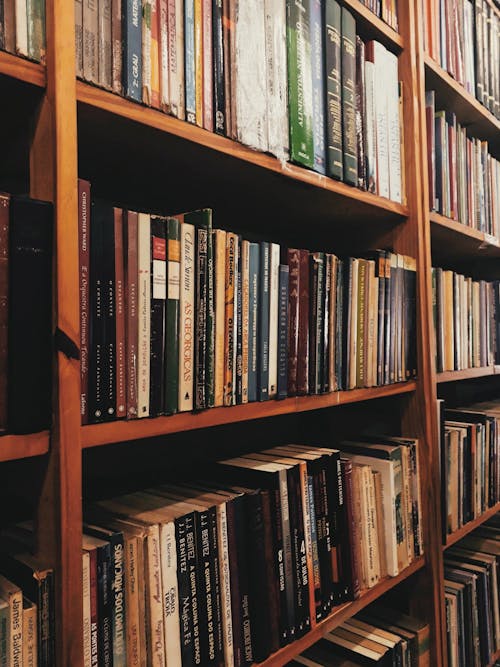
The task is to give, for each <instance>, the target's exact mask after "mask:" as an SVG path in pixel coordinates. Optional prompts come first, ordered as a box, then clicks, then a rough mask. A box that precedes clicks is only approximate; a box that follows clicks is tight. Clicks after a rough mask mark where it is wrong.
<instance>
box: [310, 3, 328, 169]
mask: <svg viewBox="0 0 500 667" xmlns="http://www.w3.org/2000/svg"><path fill="white" fill-rule="evenodd" d="M309 7H310V12H311V28H310V29H311V65H312V72H311V76H312V109H313V116H312V119H313V152H314V170H315V171H317V172H319V173H320V174H324V173H326V154H325V102H324V90H325V71H324V65H325V63H324V44H323V39H324V34H323V33H324V31H323V10H322V3H321V1H320V0H309Z"/></svg>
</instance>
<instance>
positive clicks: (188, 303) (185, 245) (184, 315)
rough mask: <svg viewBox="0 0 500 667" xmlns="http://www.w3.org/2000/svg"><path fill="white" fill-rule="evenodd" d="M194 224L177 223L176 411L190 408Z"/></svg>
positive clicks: (192, 360) (192, 346)
mask: <svg viewBox="0 0 500 667" xmlns="http://www.w3.org/2000/svg"><path fill="white" fill-rule="evenodd" d="M194 239H195V236H194V225H191V224H189V223H187V222H184V223H183V224H182V225H181V292H180V303H179V311H180V314H179V318H180V321H179V412H185V411H188V410H192V409H193V381H194V338H195V336H194V279H195V276H194V269H195V265H194V260H195V258H194V253H195V243H194Z"/></svg>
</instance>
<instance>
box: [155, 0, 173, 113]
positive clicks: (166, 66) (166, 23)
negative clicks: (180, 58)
mask: <svg viewBox="0 0 500 667" xmlns="http://www.w3.org/2000/svg"><path fill="white" fill-rule="evenodd" d="M169 5H171V6H172V8H173V12H174V16H173V17H172V20H173V21H175V4H174V3H173V2H172V0H158V48H159V60H160V62H159V68H160V74H159V78H160V96H159V97H160V99H159V108H160V109H162V111H169V110H170V107H171V104H170V102H171V100H170V51H169V48H170V47H169V39H170V16H169V14H170V11H171V9H170V7H169ZM175 56H176V54H174V57H175Z"/></svg>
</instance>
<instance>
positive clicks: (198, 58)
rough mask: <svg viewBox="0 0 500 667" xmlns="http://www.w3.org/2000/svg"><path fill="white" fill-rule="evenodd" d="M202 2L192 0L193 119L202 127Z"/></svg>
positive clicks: (202, 0) (201, 0) (200, 0)
mask: <svg viewBox="0 0 500 667" xmlns="http://www.w3.org/2000/svg"><path fill="white" fill-rule="evenodd" d="M203 2H204V0H194V75H195V79H194V81H195V84H194V89H195V119H196V125H198V126H199V127H203V9H202V6H203Z"/></svg>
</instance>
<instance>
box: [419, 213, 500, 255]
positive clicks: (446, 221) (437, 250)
mask: <svg viewBox="0 0 500 667" xmlns="http://www.w3.org/2000/svg"><path fill="white" fill-rule="evenodd" d="M429 220H430V222H431V242H432V252H433V255H435V256H437V257H438V258H439V259H443V260H444V261H446V260H448V261H449V260H460V261H463V260H478V259H479V260H480V259H482V258H485V257H488V258H491V257H500V242H499V240H498V239H497V238H496V237H495V236H492V235H491V234H485V233H484V232H480V231H479V230H478V229H473V228H472V227H468V226H467V225H464V224H462V223H461V222H458V221H457V220H452V219H451V218H447V217H446V216H444V215H440V214H439V213H435V212H434V211H432V212H431V213H430V214H429Z"/></svg>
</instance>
